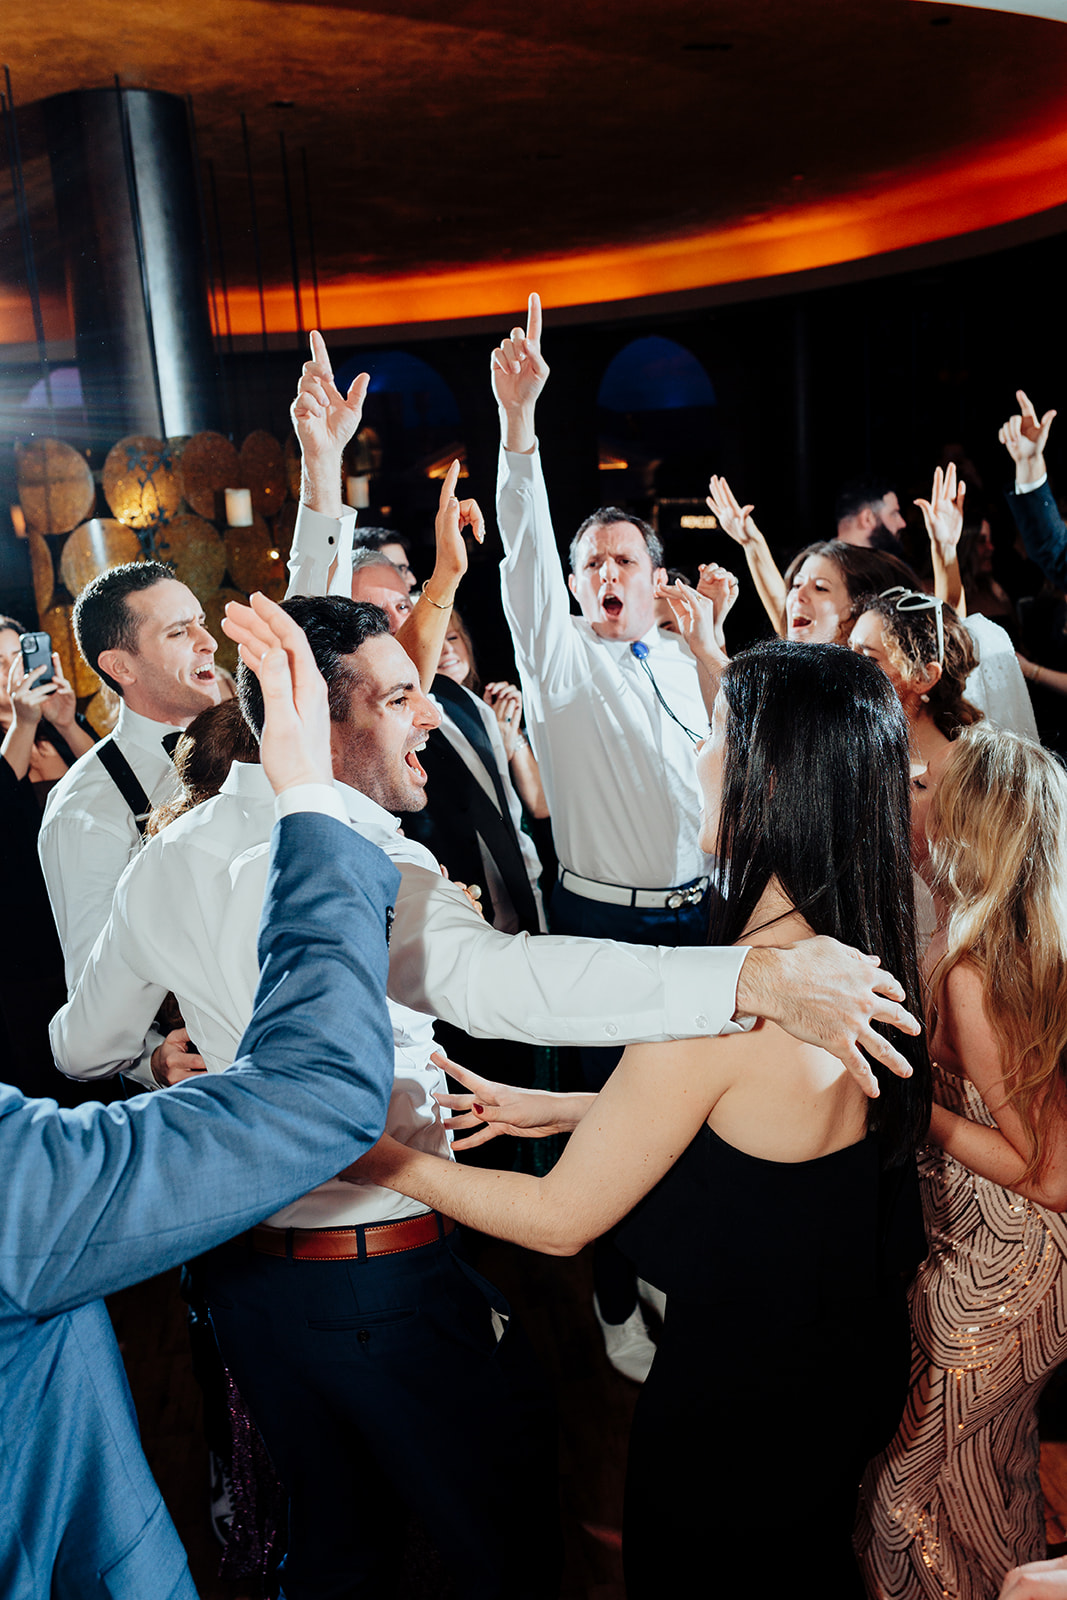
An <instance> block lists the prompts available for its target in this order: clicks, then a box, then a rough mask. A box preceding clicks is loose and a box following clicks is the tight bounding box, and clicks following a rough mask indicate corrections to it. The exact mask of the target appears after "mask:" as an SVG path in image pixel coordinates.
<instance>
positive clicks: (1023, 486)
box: [1015, 472, 1048, 494]
mask: <svg viewBox="0 0 1067 1600" xmlns="http://www.w3.org/2000/svg"><path fill="white" fill-rule="evenodd" d="M1047 482H1048V473H1047V472H1043V473H1042V474H1041V476H1040V478H1038V480H1037V482H1036V483H1020V482H1019V480H1018V478H1016V480H1015V493H1016V494H1033V492H1034V490H1035V489H1041V488H1043V487H1044V485H1045V484H1046V483H1047Z"/></svg>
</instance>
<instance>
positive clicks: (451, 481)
mask: <svg viewBox="0 0 1067 1600" xmlns="http://www.w3.org/2000/svg"><path fill="white" fill-rule="evenodd" d="M458 480H459V459H458V457H457V459H456V460H455V461H453V463H452V465H451V466H450V467H449V469H448V471H447V472H446V473H445V477H444V482H443V483H442V485H441V498H440V500H439V501H438V502H437V505H438V510H440V511H443V510H444V508H445V506H447V504H448V502H449V501H450V500H451V498H452V496H453V495H454V494H455V492H456V483H457V482H458Z"/></svg>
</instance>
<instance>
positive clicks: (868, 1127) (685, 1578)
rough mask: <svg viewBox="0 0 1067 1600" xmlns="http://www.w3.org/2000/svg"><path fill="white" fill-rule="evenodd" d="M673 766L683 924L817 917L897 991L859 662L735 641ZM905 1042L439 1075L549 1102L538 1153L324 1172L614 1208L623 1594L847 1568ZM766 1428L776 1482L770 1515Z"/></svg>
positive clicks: (896, 845) (526, 1229) (911, 1249)
mask: <svg viewBox="0 0 1067 1600" xmlns="http://www.w3.org/2000/svg"><path fill="white" fill-rule="evenodd" d="M698 765H699V771H700V780H701V785H702V789H703V794H704V823H703V837H702V841H701V842H702V844H703V845H704V848H705V849H708V850H711V849H715V850H716V851H717V854H718V857H719V860H720V862H721V863H722V888H723V894H722V897H721V899H720V901H719V903H718V905H717V907H716V910H715V912H714V914H713V918H712V926H711V930H710V937H711V939H712V940H713V941H715V942H719V943H729V942H730V941H735V942H738V943H746V944H753V945H758V944H772V943H773V944H782V943H788V942H792V941H798V940H803V939H808V938H812V937H814V936H816V935H818V934H832V935H833V936H834V937H836V938H838V939H842V940H845V941H847V942H848V943H850V944H853V945H856V946H859V947H861V948H865V949H869V950H876V951H877V952H878V953H879V955H880V956H881V957H882V959H883V961H884V962H885V964H886V965H887V966H889V967H890V968H891V969H892V970H893V971H894V972H897V973H899V974H900V976H901V978H902V980H903V982H904V984H905V987H906V990H907V993H908V997H909V998H913V997H914V996H915V995H916V993H917V981H918V980H917V974H916V970H915V956H914V947H913V942H912V905H911V870H910V858H909V830H908V823H909V804H908V749H907V725H906V722H905V720H904V716H903V713H902V711H901V708H900V704H899V702H898V700H897V699H896V696H895V695H894V694H893V691H892V689H891V687H890V685H889V683H888V681H887V680H886V678H885V677H884V675H883V674H882V673H881V672H880V671H879V670H878V669H877V668H876V667H874V665H873V664H872V663H870V662H868V661H866V660H864V659H863V658H862V657H859V656H855V655H852V654H851V653H850V652H847V651H844V650H840V649H835V648H828V647H825V646H797V645H785V644H783V643H781V642H778V641H774V642H771V643H768V644H764V645H759V646H756V647H755V648H754V649H752V650H750V651H747V652H745V653H743V654H742V655H740V656H738V657H737V658H736V659H735V660H734V661H733V662H732V663H731V664H730V665H729V666H728V667H727V669H726V670H725V672H724V675H723V679H722V692H721V693H720V694H719V696H718V699H717V702H716V709H715V717H714V721H713V724H712V733H711V737H710V738H709V739H708V740H707V741H706V743H705V744H704V746H703V748H702V750H701V753H700V756H699V761H698ZM905 1050H906V1053H907V1054H908V1056H909V1059H910V1060H911V1062H912V1064H913V1067H914V1069H915V1070H914V1074H913V1076H912V1077H911V1078H910V1079H906V1080H901V1079H891V1078H890V1077H889V1075H887V1074H883V1073H881V1072H880V1071H879V1082H880V1085H881V1096H880V1098H878V1099H876V1100H873V1101H868V1100H867V1099H866V1098H865V1097H864V1095H863V1094H862V1093H861V1091H860V1090H859V1089H858V1087H857V1085H856V1084H855V1082H854V1081H853V1080H851V1079H850V1078H849V1076H848V1074H847V1073H846V1072H845V1071H844V1069H843V1068H842V1066H841V1063H840V1062H839V1061H837V1060H836V1059H835V1058H833V1057H832V1056H829V1055H827V1054H826V1053H825V1052H824V1051H822V1050H819V1049H817V1048H814V1047H812V1046H808V1045H803V1044H799V1043H797V1042H796V1041H795V1040H792V1039H790V1038H788V1037H787V1036H786V1035H785V1034H783V1033H782V1032H781V1031H780V1030H779V1029H778V1028H776V1027H775V1026H774V1025H773V1024H768V1023H765V1022H763V1023H759V1022H758V1023H757V1024H756V1025H755V1027H753V1028H752V1029H751V1031H750V1032H739V1033H737V1034H736V1035H734V1036H732V1037H729V1038H720V1039H715V1040H708V1039H699V1040H690V1041H685V1042H678V1043H675V1044H669V1045H642V1046H631V1047H630V1048H629V1049H628V1050H627V1051H626V1053H625V1055H624V1057H623V1059H622V1061H621V1063H620V1065H619V1066H618V1068H617V1069H616V1071H615V1073H614V1074H613V1075H612V1077H611V1079H610V1080H609V1082H608V1084H607V1085H606V1087H605V1088H604V1089H603V1090H602V1091H601V1093H600V1094H599V1095H598V1096H596V1097H595V1098H594V1097H592V1096H569V1095H563V1096H545V1095H538V1094H529V1095H526V1096H522V1095H518V1094H515V1093H514V1091H512V1090H510V1089H504V1088H503V1087H502V1086H500V1085H492V1084H488V1083H486V1082H484V1081H481V1080H478V1081H476V1082H475V1083H474V1085H473V1089H474V1092H473V1093H470V1094H465V1095H459V1096H447V1097H445V1103H446V1104H447V1105H450V1106H452V1107H453V1108H454V1109H456V1110H458V1112H459V1114H458V1115H457V1116H456V1117H455V1118H454V1119H453V1125H454V1126H456V1127H460V1128H464V1127H466V1128H470V1127H475V1126H477V1125H479V1124H481V1123H483V1122H484V1123H486V1124H487V1125H488V1127H487V1129H486V1130H483V1135H484V1137H489V1136H490V1134H491V1132H492V1131H497V1130H498V1129H503V1128H506V1129H507V1130H508V1131H518V1130H519V1129H521V1128H522V1125H523V1124H525V1125H526V1126H525V1131H527V1132H530V1131H531V1130H532V1129H533V1128H536V1129H537V1131H549V1130H550V1129H552V1128H568V1129H569V1128H572V1127H574V1128H575V1131H574V1133H573V1136H572V1138H571V1140H570V1142H569V1144H568V1146H567V1149H566V1151H565V1152H564V1155H563V1157H562V1158H561V1160H560V1161H559V1162H558V1164H557V1165H556V1167H554V1168H553V1170H552V1171H551V1172H550V1173H549V1174H548V1175H547V1176H546V1177H544V1178H533V1177H526V1176H524V1175H521V1174H518V1173H500V1172H487V1171H485V1170H478V1169H471V1168H466V1167H462V1166H456V1165H455V1164H446V1163H445V1162H442V1161H439V1160H436V1159H434V1158H433V1157H430V1158H428V1159H427V1158H423V1157H421V1156H419V1155H417V1154H412V1153H411V1152H409V1151H407V1150H404V1149H402V1148H401V1147H399V1146H395V1145H393V1144H392V1143H391V1142H390V1141H387V1140H386V1141H383V1142H382V1144H381V1145H379V1146H378V1147H377V1148H376V1150H375V1151H374V1152H372V1153H371V1155H370V1157H368V1158H365V1163H366V1164H364V1163H360V1164H358V1165H357V1166H356V1167H355V1168H354V1169H353V1171H352V1174H351V1176H353V1177H354V1178H355V1179H357V1180H358V1179H360V1178H369V1179H370V1180H371V1181H373V1182H375V1183H382V1184H385V1185H386V1186H388V1187H392V1188H396V1189H399V1190H400V1191H401V1192H403V1193H405V1194H410V1195H414V1196H416V1197H417V1198H419V1199H421V1200H423V1201H424V1202H425V1203H426V1204H428V1205H432V1206H434V1207H435V1208H437V1209H439V1210H443V1211H445V1212H447V1213H449V1214H451V1215H453V1216H455V1217H457V1218H458V1219H459V1220H460V1221H462V1222H466V1223H469V1224H471V1225H472V1226H475V1227H477V1228H480V1229H482V1230H483V1231H485V1232H488V1233H492V1234H496V1235H498V1236H500V1237H503V1238H510V1239H514V1240H515V1241H516V1242H518V1243H521V1244H525V1245H528V1246H530V1247H532V1248H534V1249H538V1250H543V1251H546V1252H549V1253H552V1254H572V1253H574V1252H575V1251H577V1250H578V1249H580V1248H581V1247H582V1245H584V1244H585V1243H586V1242H587V1241H588V1240H589V1239H591V1238H594V1237H595V1236H597V1235H598V1234H600V1233H602V1232H603V1231H604V1230H605V1229H606V1228H609V1227H611V1226H613V1225H614V1224H615V1223H617V1222H618V1221H619V1219H620V1218H623V1217H627V1214H628V1213H629V1216H628V1217H627V1220H626V1221H625V1222H624V1223H623V1225H622V1227H621V1229H620V1230H619V1232H618V1238H619V1242H620V1244H621V1245H622V1246H623V1247H624V1248H625V1249H626V1251H627V1253H628V1254H630V1255H632V1257H633V1259H634V1260H635V1262H636V1264H637V1267H638V1270H639V1272H640V1273H641V1275H642V1276H643V1277H645V1278H647V1279H648V1280H649V1281H650V1282H652V1283H653V1284H655V1285H656V1286H657V1287H658V1288H660V1289H662V1290H664V1291H665V1292H666V1295H667V1311H666V1319H665V1323H664V1330H663V1335H662V1338H661V1341H660V1346H659V1352H658V1354H657V1356H656V1359H655V1362H654V1363H653V1367H652V1371H651V1374H650V1376H649V1378H648V1380H647V1382H646V1384H645V1386H644V1389H643V1390H642V1393H641V1396H640V1398H639V1400H638V1403H637V1411H636V1414H635V1419H634V1431H633V1438H632V1445H631V1452H630V1465H629V1477H628V1484H627V1496H626V1511H625V1522H624V1557H625V1563H626V1575H627V1585H628V1590H629V1593H630V1594H631V1596H633V1597H651V1596H656V1597H657V1600H658V1597H660V1596H663V1595H668V1594H669V1595H674V1594H683V1593H689V1592H695V1591H694V1585H696V1584H697V1583H701V1584H703V1585H707V1584H708V1583H709V1582H710V1581H711V1580H712V1579H714V1580H715V1582H716V1584H717V1585H718V1586H719V1587H720V1588H721V1590H722V1592H723V1593H735V1592H736V1593H739V1592H742V1591H743V1590H744V1589H747V1588H748V1587H749V1586H750V1585H749V1581H748V1580H749V1577H750V1574H751V1570H752V1563H753V1562H754V1561H762V1560H764V1559H765V1558H766V1557H767V1556H768V1555H780V1556H781V1557H782V1558H783V1559H788V1562H789V1569H788V1570H789V1571H790V1572H791V1573H794V1574H795V1573H804V1574H805V1576H806V1577H807V1578H809V1579H810V1580H811V1581H812V1582H813V1583H816V1584H817V1585H818V1587H819V1591H820V1593H822V1594H825V1595H834V1596H838V1595H842V1596H843V1595H851V1594H860V1593H861V1592H862V1591H861V1589H860V1586H859V1578H858V1574H857V1571H856V1568H855V1564H854V1562H853V1559H852V1554H851V1549H850V1532H851V1524H852V1519H853V1515H854V1510H855V1499H856V1491H857V1485H858V1482H859V1478H860V1474H861V1472H862V1469H863V1465H864V1463H865V1462H866V1460H867V1459H868V1458H869V1457H870V1456H871V1455H872V1454H873V1453H874V1452H875V1451H876V1450H877V1449H878V1448H880V1447H881V1444H882V1443H883V1442H884V1441H885V1440H886V1439H888V1438H889V1437H890V1435H891V1433H892V1431H893V1429H894V1427H895V1425H896V1422H897V1420H898V1419H899V1416H900V1411H901V1407H902V1404H903V1398H904V1394H905V1391H906V1387H907V1370H908V1329H907V1313H906V1303H905V1285H906V1281H907V1279H908V1277H909V1276H910V1273H911V1271H912V1270H913V1269H914V1266H915V1264H916V1262H917V1260H918V1259H919V1258H920V1257H921V1255H922V1254H923V1252H924V1249H925V1245H924V1242H923V1240H922V1229H921V1222H920V1221H919V1218H918V1198H917V1184H916V1177H915V1163H914V1156H913V1150H914V1146H915V1144H916V1142H917V1140H918V1138H919V1137H920V1136H921V1135H922V1134H923V1133H925V1130H926V1124H927V1121H928V1117H929V1108H930V1085H929V1067H928V1061H927V1057H926V1052H925V1046H924V1045H923V1043H922V1042H921V1040H915V1039H909V1040H908V1041H907V1043H906V1045H905ZM593 1106H595V1111H591V1109H590V1108H591V1107H593ZM583 1113H584V1114H583ZM575 1125H576V1126H575ZM475 1139H476V1140H478V1135H475ZM479 1142H483V1141H481V1140H480V1141H479ZM477 1398H478V1397H477V1396H476V1395H474V1396H471V1397H470V1399H471V1401H472V1403H475V1404H476V1403H477ZM769 1435H773V1437H774V1440H775V1453H776V1458H777V1460H778V1464H779V1468H780V1471H781V1476H782V1480H783V1484H784V1491H783V1493H782V1495H781V1496H780V1498H779V1499H778V1500H777V1501H776V1503H775V1506H774V1509H773V1512H772V1513H771V1514H770V1515H768V1513H767V1509H766V1505H765V1502H764V1498H763V1496H762V1495H761V1493H760V1491H759V1483H760V1481H761V1478H762V1477H763V1476H764V1474H763V1470H762V1466H763V1452H764V1450H765V1448H766V1439H767V1437H768V1436H769Z"/></svg>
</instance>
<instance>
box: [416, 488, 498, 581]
mask: <svg viewBox="0 0 1067 1600" xmlns="http://www.w3.org/2000/svg"><path fill="white" fill-rule="evenodd" d="M458 481H459V462H458V460H457V461H453V463H452V465H451V466H450V467H449V469H448V471H447V473H446V474H445V480H444V482H443V483H442V485H441V498H440V500H439V501H438V505H437V516H436V517H435V519H434V525H433V526H434V537H435V539H436V542H437V550H436V556H435V559H434V569H433V577H432V578H431V579H430V582H429V584H428V585H427V586H426V587H427V591H428V590H429V589H430V588H431V587H432V589H433V599H434V602H435V603H436V604H437V605H439V606H446V607H447V606H450V605H451V604H452V601H453V600H454V598H455V594H456V589H457V588H458V587H459V580H460V579H461V578H462V577H463V574H464V573H465V572H466V570H467V546H466V544H465V542H464V539H463V530H464V528H469V529H470V531H471V533H473V535H474V537H475V539H476V540H477V542H478V543H479V544H484V542H485V518H484V517H483V516H482V513H481V510H480V509H479V506H478V502H477V500H460V499H459V498H458V497H457V495H456V484H457V483H458Z"/></svg>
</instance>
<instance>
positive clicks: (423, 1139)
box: [51, 762, 451, 1228]
mask: <svg viewBox="0 0 1067 1600" xmlns="http://www.w3.org/2000/svg"><path fill="white" fill-rule="evenodd" d="M300 793H301V791H290V793H289V797H288V798H286V797H283V801H285V806H286V808H291V807H292V806H294V805H297V806H299V796H300ZM336 793H337V796H338V797H339V799H340V801H341V805H340V806H338V807H337V810H336V811H335V815H336V814H339V815H340V816H341V818H342V820H348V821H349V822H353V823H355V825H356V826H357V827H358V829H359V832H360V833H362V834H363V835H364V837H365V838H368V839H371V840H372V841H373V843H375V844H378V845H381V846H385V845H387V844H388V845H389V846H391V847H392V849H395V848H396V837H397V832H396V830H397V825H396V821H395V819H394V818H393V817H391V816H390V815H389V814H388V812H385V811H382V809H381V808H380V807H379V806H377V805H375V803H374V801H373V800H368V799H367V797H366V795H362V794H358V793H357V792H356V791H355V790H354V789H349V788H347V787H346V786H344V785H338V786H337V790H336ZM294 797H295V798H294ZM275 813H276V804H275V798H274V792H273V790H272V789H271V786H270V784H269V782H268V781H267V777H266V774H265V773H264V772H263V769H262V767H258V766H245V765H242V764H241V763H238V762H235V763H234V765H233V767H231V769H230V772H229V774H228V776H227V778H226V781H225V783H224V784H223V787H222V790H221V792H220V793H219V794H218V795H217V796H216V797H215V798H214V799H213V800H208V801H206V802H205V803H204V804H203V805H200V806H196V807H194V808H193V810H192V811H189V812H186V813H185V815H184V816H182V817H179V818H178V820H177V821H176V822H172V823H171V824H170V825H169V826H168V827H166V828H164V829H163V830H162V832H161V833H159V834H158V835H156V837H155V838H153V839H150V840H148V842H147V843H146V845H145V847H144V849H143V850H142V851H141V852H140V853H139V855H138V856H137V859H136V860H135V861H134V862H132V863H131V865H130V867H129V869H128V871H127V872H126V873H125V874H124V875H123V877H122V880H121V882H120V883H119V886H118V889H117V891H116V893H115V898H114V905H113V908H112V912H111V917H110V919H109V921H108V924H107V927H106V928H105V929H104V931H103V933H102V934H101V936H100V939H99V940H98V941H97V944H96V945H95V947H94V949H93V952H92V955H91V957H90V959H89V961H88V963H87V965H86V968H85V971H84V972H83V973H82V977H81V981H80V982H79V984H78V987H77V989H76V991H75V993H74V995H73V997H72V998H71V1000H70V1001H68V1003H67V1005H66V1006H65V1007H64V1008H63V1010H62V1011H60V1012H58V1013H57V1015H56V1016H55V1017H54V1018H53V1021H52V1027H51V1036H52V1047H53V1051H54V1052H55V1056H56V1060H57V1062H58V1064H59V1066H60V1067H61V1068H62V1070H63V1071H65V1072H67V1073H68V1074H69V1075H71V1076H73V1077H82V1078H92V1077H98V1076H100V1075H102V1074H106V1073H107V1072H108V1071H114V1070H115V1069H116V1068H117V1067H121V1066H122V1065H123V1064H124V1062H125V1061H126V1060H127V1059H129V1058H132V1057H134V1056H137V1055H139V1054H140V1051H141V1039H142V1037H143V1035H144V1032H145V1030H146V1028H147V1027H148V1025H149V1024H150V1023H151V1020H152V1018H153V1017H154V1016H155V1014H156V1012H157V1010H158V1009H159V1006H160V1003H161V1001H162V999H163V997H164V996H165V995H166V993H167V991H168V990H172V991H173V993H174V995H175V997H176V998H177V1001H178V1004H179V1006H180V1007H181V1012H182V1016H183V1017H184V1019H185V1024H186V1027H187V1028H188V1029H189V1033H190V1036H191V1037H192V1039H193V1040H194V1041H195V1043H196V1046H197V1049H198V1050H199V1052H200V1054H201V1055H202V1056H203V1058H204V1063H205V1065H206V1067H207V1069H208V1071H209V1072H222V1071H224V1070H225V1068H226V1067H228V1066H229V1065H230V1064H231V1062H232V1061H233V1059H234V1057H235V1055H236V1053H237V1046H238V1043H239V1042H240V1039H241V1035H242V1034H243V1032H244V1030H245V1027H246V1025H247V1023H248V1021H249V1018H250V1017H251V1015H252V1002H253V999H254V996H255V990H256V981H257V979H258V976H259V969H258V964H257V960H256V935H257V930H258V928H259V918H260V912H261V910H262V907H263V896H264V892H265V889H266V882H267V868H268V863H269V857H270V834H271V829H272V827H273V824H274V820H275ZM402 843H403V847H404V849H405V850H406V853H407V854H409V855H410V857H411V859H413V860H415V861H417V862H418V863H419V864H420V865H423V866H428V869H429V870H434V871H435V870H436V863H435V862H434V860H433V857H432V856H431V855H430V853H429V851H427V850H423V848H422V846H421V845H418V844H415V843H413V842H412V841H410V840H404V841H403V842H402ZM389 1013H390V1018H391V1021H392V1025H393V1045H394V1051H395V1076H394V1082H393V1092H392V1097H391V1100H390V1104H389V1115H388V1118H387V1120H386V1131H387V1132H388V1133H390V1134H392V1136H393V1137H394V1138H395V1139H399V1140H401V1141H402V1142H403V1143H404V1144H407V1145H411V1146H413V1147H414V1148H416V1149H419V1150H423V1151H427V1152H429V1153H431V1154H434V1155H441V1156H449V1155H450V1153H451V1152H450V1147H449V1136H448V1134H447V1132H446V1131H445V1129H444V1127H443V1126H442V1119H441V1112H440V1110H439V1108H438V1106H437V1102H436V1101H435V1100H434V1098H433V1094H434V1091H435V1090H438V1089H440V1090H443V1089H444V1088H445V1077H444V1073H443V1072H442V1071H441V1069H440V1068H439V1067H437V1066H435V1065H434V1064H433V1063H432V1062H431V1061H430V1056H431V1055H432V1053H433V1051H434V1050H435V1049H436V1048H437V1046H436V1043H435V1041H434V1036H433V1020H432V1018H430V1017H428V1016H425V1015H423V1014H420V1013H418V1012H415V1011H411V1010H409V1009H408V1008H407V1007H406V1006H403V1005H400V1004H398V1003H396V1002H395V1001H390V1002H389ZM190 1181H191V1182H195V1174H193V1173H191V1174H190ZM425 1210H426V1207H425V1206H423V1205H420V1204H419V1203H418V1202H417V1201H413V1200H409V1199H408V1198H407V1197H406V1196H403V1195H398V1194H395V1193H393V1192H392V1191H390V1190H388V1189H379V1188H377V1187H375V1186H373V1185H367V1184H360V1185H358V1186H354V1185H352V1184H349V1183H344V1182H342V1181H341V1180H340V1179H337V1178H334V1179H331V1180H330V1181H329V1182H328V1183H325V1184H322V1185H320V1186H319V1188H317V1189H314V1190H312V1192H311V1193H310V1194H308V1195H305V1196H304V1197H303V1198H302V1199H301V1200H298V1201H296V1202H295V1203H294V1204H293V1205H291V1206H287V1207H286V1208H285V1209H284V1210H283V1211H280V1212H278V1213H277V1214H276V1215H275V1216H273V1217H271V1218H270V1219H269V1221H270V1222H271V1224H272V1225H273V1226H274V1227H278V1228H334V1227H352V1226H354V1225H355V1224H357V1223H372V1222H394V1221H397V1220H398V1219H400V1218H403V1217H409V1216H416V1215H418V1214H419V1213H421V1212H423V1211H425Z"/></svg>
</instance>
